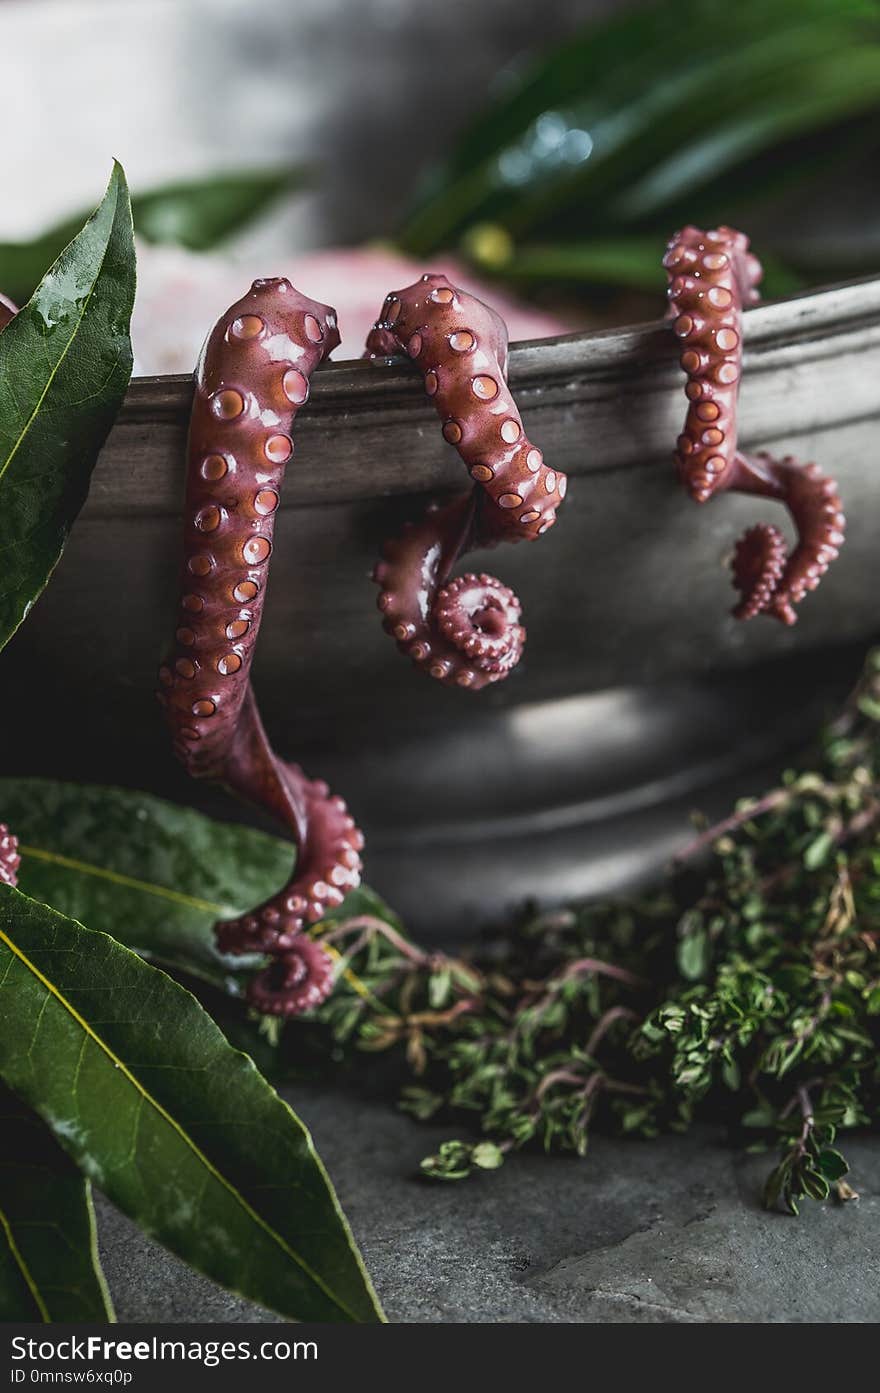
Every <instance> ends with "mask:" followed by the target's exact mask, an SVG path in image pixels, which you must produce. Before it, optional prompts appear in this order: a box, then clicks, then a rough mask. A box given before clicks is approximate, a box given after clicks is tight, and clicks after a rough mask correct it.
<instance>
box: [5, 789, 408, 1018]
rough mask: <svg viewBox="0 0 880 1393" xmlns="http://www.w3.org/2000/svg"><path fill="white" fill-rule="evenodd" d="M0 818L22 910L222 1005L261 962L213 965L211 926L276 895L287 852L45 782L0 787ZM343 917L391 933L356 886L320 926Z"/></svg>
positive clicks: (217, 960) (164, 810)
mask: <svg viewBox="0 0 880 1393" xmlns="http://www.w3.org/2000/svg"><path fill="white" fill-rule="evenodd" d="M0 818H2V820H3V821H4V822H6V823H7V824H8V825H9V826H10V827H14V829H15V832H16V834H17V836H18V838H19V841H20V843H21V845H20V847H19V850H20V852H21V858H22V860H21V867H20V869H19V884H20V886H21V888H22V889H23V890H24V891H26V892H27V894H28V895H30V896H31V897H32V898H34V899H39V900H43V901H44V902H45V903H46V904H49V905H52V906H53V907H54V908H55V909H57V910H60V911H61V913H63V914H66V915H67V916H68V917H69V918H71V919H77V920H79V922H80V923H83V924H86V925H87V926H88V927H89V928H93V929H102V930H103V931H104V932H105V933H111V934H112V935H113V937H114V938H117V939H119V940H120V941H121V942H123V943H125V944H126V946H127V947H129V948H132V949H134V951H135V952H136V953H140V954H141V955H142V956H144V957H148V958H152V959H153V960H155V961H156V962H159V963H162V964H163V965H164V966H167V967H170V968H174V969H176V970H179V971H183V972H188V973H191V974H192V975H194V976H196V977H199V978H201V979H203V980H205V981H207V982H210V983H211V984H212V985H213V986H216V987H219V988H220V989H221V990H223V991H226V992H229V993H231V994H232V995H238V994H239V992H240V990H241V984H242V982H243V981H245V980H246V979H247V977H248V976H249V975H250V973H251V972H252V971H253V968H254V966H255V965H256V964H257V963H258V962H260V961H261V959H259V958H226V957H223V956H222V955H221V954H220V953H218V952H217V949H216V947H215V945H214V924H215V923H216V921H217V920H218V919H223V918H230V917H234V916H235V915H238V914H241V913H242V912H243V911H244V910H245V909H248V908H250V907H251V906H252V905H255V904H259V903H260V902H261V901H262V900H264V899H266V898H267V897H268V896H269V895H271V894H272V893H274V891H276V890H277V889H278V888H279V886H281V885H283V884H284V883H285V881H286V880H287V877H288V875H289V874H290V870H291V866H292V864H293V862H294V848H293V846H292V845H291V843H290V842H285V841H282V840H281V839H280V838H278V837H269V836H267V835H266V834H265V833H264V832H255V831H253V830H252V829H251V828H249V827H240V826H237V825H236V824H234V823H225V822H214V821H213V820H212V819H211V818H207V817H203V816H202V814H201V813H197V812H193V811H192V810H191V809H189V808H180V807H177V806H176V805H175V804H173V803H167V802H165V800H164V799H161V798H154V797H153V796H152V795H151V794H148V793H137V792H134V791H132V790H131V789H122V788H104V787H101V786H98V785H94V784H67V783H56V782H54V781H53V780H50V779H0ZM349 914H375V915H376V916H377V917H378V918H382V919H386V920H387V921H388V922H389V923H391V924H394V925H395V926H399V921H398V920H397V919H396V917H395V915H394V914H392V912H391V911H390V910H389V909H388V906H387V905H385V904H384V903H383V902H382V900H380V899H379V897H378V895H375V894H374V893H373V891H371V890H369V889H368V888H367V887H365V886H364V887H361V889H359V890H355V891H353V892H352V894H350V895H348V896H347V897H346V899H345V901H344V903H343V904H342V905H341V906H340V907H339V909H338V910H337V911H336V912H335V914H334V915H333V916H328V917H333V918H342V917H344V916H346V915H349Z"/></svg>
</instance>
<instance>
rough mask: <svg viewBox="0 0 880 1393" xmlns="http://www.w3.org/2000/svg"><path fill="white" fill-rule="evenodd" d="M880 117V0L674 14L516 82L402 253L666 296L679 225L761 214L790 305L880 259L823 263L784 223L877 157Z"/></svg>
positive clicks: (473, 130) (857, 255) (697, 8)
mask: <svg viewBox="0 0 880 1393" xmlns="http://www.w3.org/2000/svg"><path fill="white" fill-rule="evenodd" d="M878 111H880V5H878V3H877V0H735V3H733V4H731V3H730V2H729V0H675V3H671V0H663V3H659V4H657V3H655V4H652V5H650V6H647V7H643V8H640V9H637V10H635V11H633V12H628V13H625V14H622V15H621V14H619V13H618V14H616V15H615V16H613V17H612V18H611V19H604V20H602V21H601V22H599V23H595V24H592V25H590V26H589V27H588V28H586V29H585V30H582V31H581V32H579V33H578V34H577V35H575V36H574V37H573V38H570V39H569V40H567V41H566V42H565V43H564V44H562V45H561V46H560V47H558V48H555V49H553V50H552V51H551V52H549V53H547V54H546V55H544V56H543V57H541V58H540V59H538V60H537V61H536V62H535V63H534V64H533V66H532V67H531V68H530V69H529V70H528V71H527V72H525V73H524V74H523V73H520V74H519V75H517V76H515V77H514V78H512V79H511V81H510V83H509V84H508V87H507V90H506V91H505V92H504V93H503V94H502V95H501V96H500V97H499V98H498V99H496V100H495V102H494V103H493V104H492V105H490V106H489V107H488V108H487V109H486V110H484V111H483V112H482V113H481V114H480V115H479V116H478V117H477V119H476V120H475V121H474V123H473V124H472V125H471V126H470V127H469V128H468V129H466V130H465V131H464V132H463V134H462V135H461V137H460V139H459V141H458V143H457V145H456V146H455V148H454V149H453V151H452V153H451V155H450V156H449V158H448V159H447V160H446V162H445V163H444V164H443V165H442V167H440V168H437V169H435V170H433V171H431V173H430V174H429V176H428V177H427V179H426V181H425V183H424V186H423V188H422V190H421V193H420V195H419V197H418V198H417V200H416V202H415V204H414V206H413V207H412V208H411V210H410V213H409V215H408V217H407V218H406V220H405V223H404V226H403V227H402V229H401V230H400V233H399V238H398V240H399V243H400V245H401V246H402V247H403V248H404V249H405V250H406V251H408V252H410V253H412V254H413V255H416V256H419V257H423V256H425V255H427V254H429V253H430V252H433V251H436V250H437V249H439V248H441V247H455V248H457V249H458V250H459V251H463V252H464V253H465V255H466V256H468V258H469V259H470V260H471V261H473V262H474V263H475V264H477V265H478V266H480V267H482V268H483V269H485V270H490V271H494V272H496V273H498V274H500V275H502V276H504V277H508V278H511V279H514V280H516V281H517V282H519V283H523V282H534V283H563V284H567V285H569V286H572V285H573V286H580V285H593V286H595V285H606V286H607V285H612V286H621V287H628V288H636V289H651V290H656V291H659V290H660V288H661V286H662V280H663V277H662V271H661V269H660V266H659V260H660V256H661V254H662V249H663V246H664V244H665V242H666V241H667V240H668V238H669V236H670V234H671V233H672V232H673V231H674V229H675V228H676V226H678V225H680V224H681V223H682V222H686V221H692V222H697V223H698V224H704V225H712V224H713V223H715V222H728V223H735V222H737V221H739V220H740V218H742V219H743V221H746V222H747V223H748V225H750V226H751V225H753V223H754V219H755V217H756V216H760V218H761V219H762V241H761V248H760V251H761V255H762V259H763V258H764V250H765V247H766V249H767V250H768V251H769V253H770V255H769V257H768V258H767V260H768V266H767V272H768V275H767V289H768V290H769V291H770V292H771V293H777V294H778V293H786V292H788V291H792V290H796V289H797V288H798V287H799V286H800V285H801V284H803V283H804V280H807V279H811V278H816V277H818V278H820V279H821V278H822V277H827V276H829V275H833V274H834V273H835V271H836V270H839V271H842V272H843V273H844V274H855V273H858V272H860V271H862V270H868V269H872V266H871V260H872V257H873V256H874V254H875V253H876V252H877V250H878V247H877V245H876V244H875V246H873V247H871V246H870V245H869V244H865V245H863V246H861V247H860V246H859V245H856V246H855V248H854V246H853V244H852V241H851V242H850V245H849V250H848V258H849V259H848V264H847V265H846V266H842V265H838V266H835V265H833V264H825V262H823V261H822V259H821V257H820V262H821V264H813V265H808V264H807V260H808V258H806V257H801V258H799V256H798V254H797V253H796V252H793V250H792V246H791V239H790V237H789V236H788V233H789V231H790V229H789V228H787V227H785V226H784V213H785V209H786V204H787V203H788V202H789V201H790V199H791V197H792V196H793V195H795V194H796V195H797V196H798V198H800V196H801V194H802V191H803V190H804V189H806V188H808V187H809V186H810V185H816V184H819V185H821V183H822V181H823V180H826V181H827V180H828V178H829V176H830V175H833V176H835V177H836V176H837V175H838V174H839V172H840V169H841V166H842V165H843V164H845V163H847V162H856V161H858V160H859V159H864V158H865V157H866V156H868V157H870V156H871V155H872V154H875V153H876V150H877V147H878V144H880V123H878V120H877V114H878ZM774 210H775V212H776V214H777V219H781V220H782V221H783V231H782V233H777V234H776V235H775V236H774V234H773V231H772V228H773V220H772V216H771V222H770V227H771V232H770V234H769V237H770V240H769V241H768V240H767V235H765V233H764V229H763V221H764V220H765V218H766V215H767V214H770V215H772V214H773V212H774ZM852 212H853V210H852V209H851V210H850V221H851V222H854V223H855V222H858V218H853V217H852ZM857 230H858V229H857ZM874 236H875V238H876V232H875V233H874ZM856 242H857V243H858V238H856ZM834 259H835V258H834V257H833V256H832V257H831V258H830V260H831V261H832V262H833V261H834ZM878 259H880V258H878Z"/></svg>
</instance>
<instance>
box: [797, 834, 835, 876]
mask: <svg viewBox="0 0 880 1393" xmlns="http://www.w3.org/2000/svg"><path fill="white" fill-rule="evenodd" d="M833 847H834V837H833V836H832V834H831V833H830V832H822V833H820V835H819V836H818V837H816V839H815V840H814V841H812V842H810V845H809V846H808V847H807V849H806V851H805V852H804V865H805V866H806V868H807V870H808V871H816V870H818V869H819V867H820V866H822V865H824V863H825V862H826V861H827V859H828V856H829V853H830V852H831V851H832V850H833Z"/></svg>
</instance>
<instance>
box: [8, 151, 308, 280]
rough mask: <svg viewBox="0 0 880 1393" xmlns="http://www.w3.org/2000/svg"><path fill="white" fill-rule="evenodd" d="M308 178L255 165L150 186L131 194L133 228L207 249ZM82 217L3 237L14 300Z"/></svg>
mask: <svg viewBox="0 0 880 1393" xmlns="http://www.w3.org/2000/svg"><path fill="white" fill-rule="evenodd" d="M306 178H307V174H306V171H305V170H303V169H299V168H286V169H251V170H241V171H230V172H228V173H221V174H212V175H208V176H207V177H205V178H202V179H186V180H177V181H175V182H174V183H173V184H166V185H164V186H163V187H161V188H155V189H147V190H146V191H145V192H144V193H141V194H133V195H132V200H131V206H132V211H133V213H134V225H135V231H136V232H137V234H138V236H139V237H143V238H144V240H145V241H147V242H167V243H173V244H176V245H178V246H183V247H188V248H190V249H191V250H193V251H209V250H210V249H211V248H212V247H215V246H217V245H218V244H219V243H221V242H224V241H226V240H227V239H228V238H230V237H233V236H234V235H235V234H236V233H237V232H241V231H242V230H243V229H244V228H245V227H247V226H248V225H249V224H250V223H251V222H254V221H255V220H256V219H257V218H259V217H261V216H262V215H263V214H264V213H266V212H268V210H269V209H270V208H271V207H272V205H273V204H274V203H276V202H277V201H278V199H280V198H281V197H282V196H283V195H284V194H286V193H290V192H292V191H293V190H295V189H297V188H300V187H301V186H302V185H303V183H305V181H306ZM84 217H85V214H82V215H80V216H78V217H73V218H65V219H64V221H63V222H60V223H58V224H56V226H54V227H51V228H49V229H48V231H46V232H44V233H43V234H41V236H39V237H35V238H34V239H32V240H31V241H28V242H0V288H2V289H3V290H5V291H6V293H7V294H8V295H11V296H12V298H13V299H17V300H25V299H27V297H28V296H29V295H30V293H31V291H32V290H33V288H34V286H35V285H36V284H37V281H38V280H39V279H40V277H41V275H42V274H43V272H44V271H45V269H46V267H47V266H48V265H50V264H51V262H53V261H54V260H55V258H56V257H57V256H58V254H59V252H60V251H61V250H62V248H63V247H65V246H66V245H67V243H68V242H69V241H70V239H71V237H73V235H74V234H75V232H76V231H77V229H78V228H79V227H80V226H81V225H82V222H83V220H84Z"/></svg>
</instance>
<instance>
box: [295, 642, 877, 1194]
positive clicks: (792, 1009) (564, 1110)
mask: <svg viewBox="0 0 880 1393" xmlns="http://www.w3.org/2000/svg"><path fill="white" fill-rule="evenodd" d="M878 778H880V653H875V654H873V655H872V656H871V657H870V659H869V661H868V664H867V667H866V670H865V674H864V677H863V679H862V681H861V683H860V685H859V687H858V689H857V691H856V693H855V694H854V696H853V698H852V700H851V701H850V703H849V704H848V706H847V708H846V710H845V711H844V713H843V714H842V715H841V717H840V718H839V719H838V720H837V721H836V722H835V724H834V725H833V726H832V727H830V728H829V730H828V731H827V732H826V733H825V736H824V737H823V740H822V743H821V746H820V749H819V750H818V752H817V758H816V761H815V768H814V769H812V770H809V771H807V772H790V773H788V774H786V775H785V777H784V778H783V780H782V781H781V783H780V785H779V787H777V788H775V789H773V790H771V791H770V792H769V793H767V794H766V795H765V796H764V797H762V798H760V799H751V800H746V801H744V802H742V803H740V804H739V805H738V807H737V808H736V810H735V812H734V813H733V814H732V815H731V816H730V817H729V818H727V819H726V820H725V821H724V822H722V823H720V824H719V825H717V826H715V827H712V828H704V829H702V830H700V832H699V834H698V836H697V837H696V839H695V840H694V841H693V842H692V844H691V845H690V847H688V848H687V849H686V850H685V852H684V853H683V854H682V856H681V857H680V858H679V862H678V864H677V867H676V871H675V874H674V875H673V876H672V877H671V878H670V880H669V882H668V884H667V885H666V886H664V887H663V888H662V889H660V890H658V891H656V892H654V893H651V894H648V895H645V896H643V897H641V898H638V899H633V900H630V901H627V902H615V903H610V904H592V905H589V904H588V905H585V906H579V907H574V908H571V909H566V910H564V911H561V912H554V913H549V914H533V915H530V916H526V917H523V918H522V920H521V921H520V922H519V923H518V924H516V925H514V926H513V927H512V928H511V929H509V930H507V931H505V933H504V934H503V935H499V936H497V937H495V938H489V939H487V940H486V942H485V944H484V945H483V946H482V947H481V949H480V950H479V952H478V953H476V954H475V955H474V956H473V958H470V959H468V960H464V959H458V958H452V957H448V956H446V955H443V954H439V953H427V952H423V951H422V950H421V949H419V948H417V947H416V946H415V945H413V944H412V943H410V942H409V941H408V940H407V939H406V938H405V937H404V936H403V934H402V933H401V932H400V930H399V929H398V928H397V927H396V926H395V925H394V924H393V923H389V922H388V921H386V920H385V919H382V918H378V917H376V918H374V917H372V916H368V915H367V916H365V915H361V916H358V917H357V918H352V919H349V920H344V921H342V922H341V923H338V924H336V925H335V926H333V927H332V928H330V929H328V931H327V934H326V941H327V942H329V943H331V944H332V945H333V946H335V947H336V949H337V950H338V951H339V952H340V953H341V954H342V958H343V962H344V965H345V968H346V969H347V975H346V976H345V977H344V979H343V981H342V982H341V984H340V987H339V989H338V990H337V992H336V994H335V995H334V996H333V997H332V998H331V999H330V1000H329V1001H328V1003H327V1004H326V1005H325V1006H324V1007H323V1008H322V1009H321V1012H320V1013H319V1014H320V1019H321V1021H322V1022H323V1023H324V1025H325V1026H327V1027H329V1028H330V1030H331V1031H332V1033H333V1035H334V1037H335V1039H336V1041H337V1044H339V1045H343V1046H346V1047H352V1048H358V1049H361V1050H367V1051H386V1050H394V1049H397V1050H400V1051H402V1054H403V1058H404V1059H405V1062H406V1066H407V1082H406V1084H405V1086H404V1087H403V1091H402V1098H401V1103H402V1106H403V1107H404V1108H405V1109H406V1111H408V1112H409V1113H411V1114H412V1115H413V1116H414V1117H416V1118H418V1119H421V1120H427V1119H429V1118H432V1119H435V1118H438V1117H446V1118H449V1119H450V1120H451V1121H454V1122H469V1123H470V1124H471V1130H472V1134H477V1135H478V1136H479V1139H477V1140H457V1139H456V1140H450V1141H448V1142H446V1143H444V1145H442V1146H441V1147H440V1149H439V1151H438V1152H437V1153H436V1154H435V1155H432V1156H429V1157H427V1158H426V1159H425V1160H424V1161H423V1163H422V1168H423V1170H424V1172H425V1174H426V1175H429V1176H432V1177H436V1178H441V1179H445V1180H458V1179H462V1178H464V1177H465V1176H467V1175H469V1174H471V1173H472V1172H473V1171H474V1170H492V1169H494V1168H496V1167H498V1166H500V1165H501V1164H502V1162H503V1161H504V1158H505V1157H506V1156H507V1155H508V1154H509V1153H510V1152H512V1151H516V1150H518V1149H519V1148H521V1147H524V1146H540V1147H543V1148H544V1149H545V1150H547V1151H558V1152H575V1153H577V1154H578V1155H580V1156H583V1155H584V1154H585V1153H586V1152H587V1150H588V1147H589V1142H590V1137H591V1135H592V1133H593V1130H594V1129H608V1130H613V1131H616V1132H618V1133H623V1134H627V1135H632V1136H640V1137H652V1136H655V1135H657V1134H658V1133H660V1132H662V1131H664V1130H675V1131H683V1130H685V1129H687V1128H688V1126H689V1125H690V1124H691V1123H692V1122H693V1121H695V1120H697V1119H702V1120H706V1119H714V1120H719V1119H722V1120H724V1121H726V1122H727V1123H728V1124H729V1125H730V1126H731V1127H732V1130H733V1133H734V1136H735V1138H736V1139H737V1140H738V1141H739V1142H740V1143H741V1144H743V1145H746V1146H748V1147H749V1149H750V1150H762V1149H765V1148H767V1147H769V1146H771V1145H776V1146H778V1148H779V1153H780V1154H779V1160H778V1164H777V1165H776V1166H775V1167H774V1169H773V1170H772V1172H771V1174H770V1175H769V1177H768V1180H767V1183H766V1187H765V1191H764V1201H765V1203H766V1204H767V1205H768V1206H771V1207H772V1206H776V1205H778V1204H779V1205H782V1206H784V1207H785V1208H786V1209H788V1210H789V1211H790V1212H792V1213H797V1210H798V1204H799V1202H800V1200H801V1199H802V1198H803V1197H804V1196H809V1197H810V1198H813V1199H817V1200H823V1199H826V1198H827V1197H828V1196H829V1195H830V1194H834V1195H835V1196H836V1197H837V1198H839V1199H849V1198H852V1197H853V1196H854V1194H855V1191H854V1190H853V1189H852V1188H851V1186H850V1185H849V1184H848V1183H847V1181H846V1180H845V1179H844V1177H845V1175H846V1174H847V1170H848V1166H847V1162H846V1160H845V1158H844V1156H843V1154H842V1153H841V1151H840V1150H839V1149H838V1145H837V1144H836V1143H837V1141H838V1138H839V1134H840V1133H841V1132H842V1131H845V1130H846V1129H848V1128H853V1127H858V1126H863V1125H866V1124H870V1123H873V1122H876V1121H878V1120H880V1068H878V1062H877V1059H878V1046H880V952H878V945H880V843H878V825H880V784H878Z"/></svg>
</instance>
